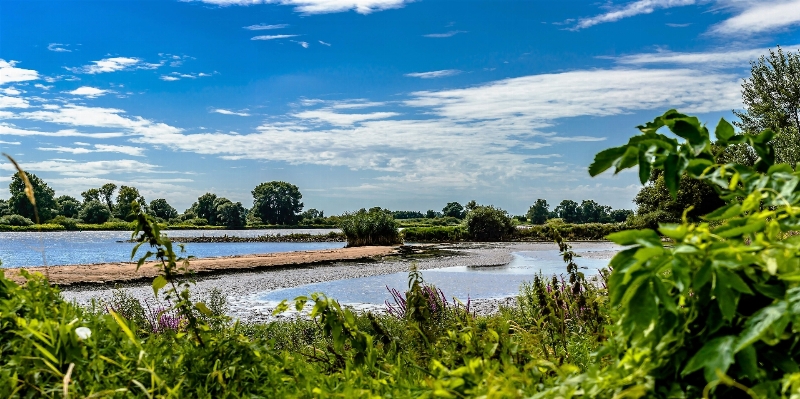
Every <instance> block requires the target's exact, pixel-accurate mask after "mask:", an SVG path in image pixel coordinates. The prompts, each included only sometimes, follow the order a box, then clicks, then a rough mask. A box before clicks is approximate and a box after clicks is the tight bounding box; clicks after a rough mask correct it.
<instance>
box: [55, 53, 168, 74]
mask: <svg viewBox="0 0 800 399" xmlns="http://www.w3.org/2000/svg"><path fill="white" fill-rule="evenodd" d="M92 64H93V65H84V66H82V67H78V68H66V69H67V70H68V71H71V72H73V73H86V74H90V75H92V74H98V73H108V72H117V71H130V70H134V69H156V68H158V67H160V66H162V65H163V63H161V64H150V63H147V62H144V60H142V59H141V58H136V57H111V58H104V59H102V60H99V61H92Z"/></svg>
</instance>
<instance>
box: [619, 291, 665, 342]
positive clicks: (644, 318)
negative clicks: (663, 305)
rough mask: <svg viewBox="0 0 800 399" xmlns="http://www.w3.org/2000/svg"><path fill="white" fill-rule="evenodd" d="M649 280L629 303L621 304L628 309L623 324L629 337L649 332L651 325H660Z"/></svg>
mask: <svg viewBox="0 0 800 399" xmlns="http://www.w3.org/2000/svg"><path fill="white" fill-rule="evenodd" d="M649 280H650V279H647V280H645V282H644V283H643V284H640V285H639V286H638V287H637V289H636V292H635V293H634V294H633V296H631V298H630V300H629V301H627V302H624V303H622V304H621V305H622V307H623V308H627V312H626V314H625V318H624V320H623V321H622V324H623V326H624V327H625V330H626V332H627V334H628V335H639V334H641V333H643V332H644V331H646V330H648V327H649V326H650V324H652V323H658V307H657V306H656V298H655V295H653V293H652V291H651V287H650V284H648V281H649Z"/></svg>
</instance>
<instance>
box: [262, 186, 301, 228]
mask: <svg viewBox="0 0 800 399" xmlns="http://www.w3.org/2000/svg"><path fill="white" fill-rule="evenodd" d="M252 193H253V208H254V209H255V211H256V212H257V213H258V216H259V217H260V218H261V220H262V221H264V222H266V223H270V224H294V223H295V222H296V220H297V217H298V215H299V214H300V212H302V211H303V203H302V202H300V200H301V199H302V198H303V195H302V194H300V189H298V188H297V186H295V185H294V184H290V183H287V182H282V181H272V182H269V183H261V184H259V185H258V186H256V188H255V189H253V192H252Z"/></svg>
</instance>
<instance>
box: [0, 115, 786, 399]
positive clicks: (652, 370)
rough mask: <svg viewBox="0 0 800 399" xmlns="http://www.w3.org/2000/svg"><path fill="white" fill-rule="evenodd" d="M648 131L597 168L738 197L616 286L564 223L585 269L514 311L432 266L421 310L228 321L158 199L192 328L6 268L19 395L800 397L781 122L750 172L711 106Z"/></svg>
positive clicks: (631, 256) (1, 284)
mask: <svg viewBox="0 0 800 399" xmlns="http://www.w3.org/2000/svg"><path fill="white" fill-rule="evenodd" d="M639 129H640V131H641V132H642V134H640V135H637V136H634V137H633V138H631V139H630V141H629V142H628V143H627V144H625V145H623V146H620V147H615V148H611V149H608V150H605V151H603V152H601V153H599V154H598V155H597V156H596V158H595V161H594V162H593V163H592V165H591V166H590V168H589V172H590V174H591V175H592V176H595V175H598V174H600V173H602V172H604V171H606V170H608V169H611V168H614V169H615V172H619V171H621V170H624V169H628V168H632V167H637V166H638V167H639V169H640V173H639V176H640V178H641V180H642V183H643V184H644V183H645V182H646V181H647V179H648V178H649V176H650V171H651V170H652V169H660V170H663V173H664V180H665V184H666V186H667V188H668V189H669V190H670V192H671V193H673V195H675V194H676V193H677V190H678V188H679V184H680V180H681V179H682V178H683V176H684V173H685V176H688V177H691V178H694V179H698V180H702V181H705V182H708V183H709V184H711V185H712V187H714V189H715V190H716V191H717V193H718V194H719V196H720V198H722V199H724V200H725V201H726V204H725V205H724V206H723V207H721V208H719V209H717V210H715V211H714V212H712V213H711V214H709V215H707V216H706V219H705V220H704V221H700V222H693V221H690V220H688V219H686V218H684V219H683V220H682V221H681V222H680V223H676V224H663V225H661V226H660V227H659V231H658V232H656V231H654V230H650V229H642V230H626V231H621V232H617V233H614V234H611V235H609V236H608V238H609V239H610V240H611V241H613V242H615V243H617V244H619V245H622V246H625V249H624V250H623V251H621V252H620V253H618V254H617V255H616V256H615V257H614V258H613V259H612V260H611V262H610V267H611V271H610V273H609V274H605V273H603V274H601V278H600V279H599V280H597V281H588V280H587V278H586V277H585V276H584V274H583V272H582V271H581V269H580V267H579V265H578V264H577V263H576V256H575V254H574V253H572V251H571V250H570V248H569V246H568V245H566V244H565V243H564V242H563V241H562V240H560V239H559V236H556V240H557V242H558V243H559V249H560V250H561V253H562V254H563V256H564V260H565V262H566V263H567V269H566V272H567V273H566V276H565V278H564V279H563V280H562V279H560V278H555V279H551V278H545V277H540V278H539V279H534V281H533V282H532V283H531V284H530V285H527V286H524V287H523V289H522V293H521V295H520V297H519V298H518V301H519V303H520V306H519V307H518V308H516V309H505V310H503V311H502V312H501V313H500V314H499V315H495V316H491V317H476V316H474V315H472V314H470V312H469V311H468V310H467V309H468V308H467V307H466V304H465V305H464V306H460V305H458V304H456V305H458V306H456V305H453V306H450V305H449V304H448V306H443V303H442V301H441V300H439V299H436V300H433V295H434V292H440V291H435V290H434V289H427V288H426V287H428V286H427V285H426V284H425V283H424V281H422V280H421V276H419V275H417V274H415V273H412V274H411V275H410V276H409V277H410V278H409V288H408V290H407V291H406V292H405V293H404V294H402V299H403V300H404V301H405V307H404V309H405V310H404V311H403V312H402V313H395V314H394V315H382V316H378V315H373V314H369V313H367V314H356V313H354V312H353V311H352V310H350V309H347V308H344V307H342V306H341V305H340V304H339V303H338V302H336V301H335V300H333V299H331V298H328V297H326V296H325V295H322V294H312V295H310V296H301V297H298V298H295V299H294V300H293V301H292V303H293V305H294V308H295V309H296V310H298V311H299V310H303V309H310V311H309V313H308V318H309V319H308V320H302V319H301V320H296V321H290V322H275V323H270V324H264V325H246V326H245V325H241V324H237V323H234V324H228V323H226V322H221V323H214V322H213V320H215V319H214V318H215V317H216V315H215V314H214V312H213V311H212V310H211V309H210V307H209V306H208V305H207V304H205V303H203V302H196V301H194V299H193V297H192V295H191V294H190V292H189V287H190V284H189V283H188V282H185V280H183V279H184V278H185V277H186V276H187V272H188V268H187V263H186V262H187V259H186V258H185V257H182V255H181V254H180V252H178V253H176V252H175V251H174V250H173V245H172V243H171V242H170V241H169V239H167V238H166V237H164V236H163V235H161V233H160V231H159V226H158V224H157V223H156V222H155V221H154V220H153V219H152V217H150V216H148V215H146V214H145V213H144V212H139V213H138V214H137V229H136V233H135V234H134V236H135V238H136V239H137V241H138V242H139V244H137V246H136V248H135V249H134V251H133V252H134V253H138V252H139V251H146V252H145V254H144V255H143V256H142V257H141V259H140V262H141V263H143V262H144V261H146V260H148V259H153V258H154V259H155V260H157V261H158V262H159V265H160V268H161V269H160V270H161V275H160V276H158V277H156V278H155V279H154V280H153V284H152V286H153V290H154V294H155V295H156V296H160V298H162V300H164V301H166V302H167V303H169V307H168V308H167V309H165V310H164V312H163V313H162V312H160V311H159V313H160V314H161V315H168V316H169V317H174V318H177V319H178V320H179V321H178V322H177V323H175V322H171V323H168V322H165V323H162V324H163V325H164V326H166V327H163V326H162V325H161V324H159V328H158V329H154V328H152V327H150V328H149V329H148V328H145V327H143V326H141V325H139V324H142V323H141V322H139V324H137V322H136V321H132V320H128V319H126V318H125V317H123V316H122V315H121V314H120V313H118V312H117V311H115V310H114V309H110V308H106V309H97V308H95V309H88V310H87V309H83V308H80V307H78V306H76V305H75V304H72V303H67V302H65V301H63V300H62V299H61V297H60V296H59V295H58V291H57V289H56V288H54V287H52V286H50V285H49V284H47V282H46V280H45V279H44V278H43V277H42V276H41V275H28V281H27V283H26V284H25V285H24V286H18V285H17V284H15V283H13V282H11V281H9V280H7V279H5V278H3V277H2V276H0V395H2V396H4V397H15V396H18V397H56V396H59V397H67V396H70V395H71V396H73V397H101V396H119V397H123V396H137V397H186V396H192V397H209V398H210V397H214V398H217V397H287V396H289V397H294V396H303V397H312V396H318V397H332V396H337V397H355V396H359V397H362V396H363V397H367V396H369V397H412V396H413V397H423V398H431V397H448V398H453V397H534V398H577V397H585V398H640V397H663V398H676V397H677V398H695V397H714V398H729V397H760V398H796V397H798V396H800V366H799V363H800V334H799V333H800V277H798V276H800V234H798V233H797V232H798V231H800V188H799V187H798V186H800V172H797V171H794V170H792V168H791V167H790V166H789V165H786V164H776V163H775V162H774V160H775V151H774V148H773V147H772V146H771V145H770V142H771V139H772V138H773V133H772V132H771V131H769V130H766V131H764V132H762V133H760V134H758V135H748V134H737V133H736V132H735V131H734V129H733V127H732V126H731V125H730V124H729V123H727V122H726V121H724V120H721V121H720V123H719V124H718V125H717V127H716V130H715V132H714V133H715V136H716V138H717V140H718V143H719V145H721V146H723V147H726V146H731V145H741V144H746V145H749V146H750V147H751V148H753V150H754V151H755V152H756V153H757V154H758V160H757V162H756V163H755V164H754V165H753V166H747V165H741V164H736V163H727V162H725V163H722V162H720V158H719V155H720V154H719V153H718V152H717V151H716V150H715V149H714V147H713V146H712V145H711V140H710V133H709V131H708V129H707V128H706V127H705V126H703V125H702V124H701V123H700V122H699V120H698V119H697V118H693V117H689V116H686V115H682V114H679V113H677V112H675V111H669V112H667V113H665V114H664V115H662V116H660V117H658V118H656V119H654V120H653V121H652V122H649V123H647V124H645V125H642V126H640V127H639ZM659 131H664V133H665V134H662V133H659ZM667 131H668V132H670V133H671V135H667V134H666V133H667ZM672 135H674V136H677V138H675V137H673V136H672ZM31 191H32V190H31ZM31 197H32V195H31ZM364 213H366V211H364ZM659 233H660V234H662V235H664V236H667V237H669V238H670V239H671V240H672V242H671V243H670V245H668V246H665V245H664V243H663V242H662V241H661V236H660V235H659ZM141 263H140V264H141ZM437 298H439V296H438V295H437ZM434 304H436V307H434ZM288 307H289V302H286V301H285V302H283V303H282V304H281V305H280V306H279V307H278V309H276V312H282V311H285V310H286V309H287V308H288ZM439 309H447V310H446V311H444V312H448V313H444V314H443V313H441V312H442V311H440V310H439ZM131 318H133V319H135V317H131ZM170 320H172V319H170ZM151 326H152V324H151ZM156 330H157V332H156Z"/></svg>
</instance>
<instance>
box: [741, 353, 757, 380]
mask: <svg viewBox="0 0 800 399" xmlns="http://www.w3.org/2000/svg"><path fill="white" fill-rule="evenodd" d="M736 364H737V365H738V366H739V368H741V369H742V373H743V374H744V376H746V377H748V378H750V379H751V380H753V379H755V378H756V377H757V376H758V355H757V354H756V348H755V347H753V346H752V345H751V346H748V347H745V348H744V349H742V350H741V351H736ZM740 378H741V377H740Z"/></svg>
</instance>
